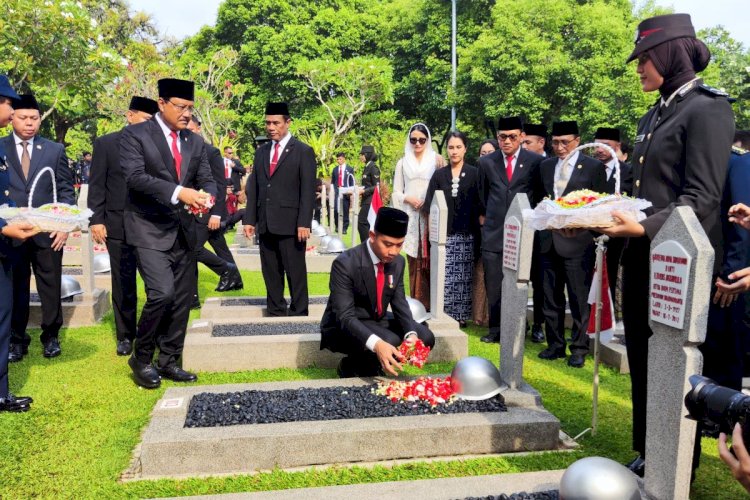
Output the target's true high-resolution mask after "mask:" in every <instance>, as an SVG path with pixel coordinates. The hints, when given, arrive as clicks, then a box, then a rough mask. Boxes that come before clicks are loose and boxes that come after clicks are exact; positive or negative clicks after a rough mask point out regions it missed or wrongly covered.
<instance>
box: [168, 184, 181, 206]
mask: <svg viewBox="0 0 750 500" xmlns="http://www.w3.org/2000/svg"><path fill="white" fill-rule="evenodd" d="M180 191H182V186H177V187H176V188H174V193H172V199H171V200H170V201H171V202H172V205H177V204H178V203H179V202H180V200H178V199H177V196H179V194H180Z"/></svg>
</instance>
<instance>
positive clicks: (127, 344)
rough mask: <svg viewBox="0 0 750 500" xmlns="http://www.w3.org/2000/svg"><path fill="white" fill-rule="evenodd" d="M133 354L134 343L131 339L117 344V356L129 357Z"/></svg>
mask: <svg viewBox="0 0 750 500" xmlns="http://www.w3.org/2000/svg"><path fill="white" fill-rule="evenodd" d="M132 352H133V343H132V342H131V341H130V339H125V340H120V341H118V342H117V355H118V356H129V355H130V354H131V353H132Z"/></svg>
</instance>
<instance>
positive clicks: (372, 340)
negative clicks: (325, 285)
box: [320, 207, 435, 378]
mask: <svg viewBox="0 0 750 500" xmlns="http://www.w3.org/2000/svg"><path fill="white" fill-rule="evenodd" d="M408 223H409V216H408V215H406V213H405V212H402V211H401V210H397V209H395V208H389V207H382V208H380V210H378V215H377V218H376V220H375V227H374V230H373V229H371V230H370V237H369V239H368V240H367V241H365V242H364V243H361V244H360V245H358V246H356V247H354V248H350V249H349V250H347V251H345V252H344V253H342V254H341V255H339V256H338V257H337V258H336V260H335V261H334V262H333V266H332V267H331V279H330V285H329V286H330V289H331V295H330V297H329V298H328V305H327V306H326V310H325V313H323V319H322V320H321V322H320V332H321V334H322V336H321V342H320V348H321V349H329V350H331V351H334V352H342V353H345V354H347V356H346V357H345V358H344V359H342V360H341V363H339V366H338V368H337V370H336V371H337V373H338V375H339V377H341V378H346V377H370V376H375V375H383V374H384V372H385V373H389V374H391V375H398V371H399V370H401V369H402V367H401V362H402V361H403V357H402V356H401V353H400V352H399V350H398V346H400V345H401V344H402V343H403V342H407V343H410V342H414V341H416V339H417V338H419V339H420V340H422V342H424V344H425V345H426V346H428V347H429V348H430V349H432V347H433V346H434V345H435V336H434V335H433V334H432V332H431V331H430V330H429V328H427V327H426V326H425V325H422V324H419V323H417V322H416V321H414V319H413V318H412V315H411V310H410V309H409V304H408V303H407V302H406V296H405V295H404V267H405V261H404V258H403V257H402V256H401V255H400V252H401V246H402V245H403V244H404V237H405V236H406V228H407V225H408ZM389 304H390V306H391V311H393V317H392V318H391V317H390V315H389V316H386V310H387V309H388V305H389Z"/></svg>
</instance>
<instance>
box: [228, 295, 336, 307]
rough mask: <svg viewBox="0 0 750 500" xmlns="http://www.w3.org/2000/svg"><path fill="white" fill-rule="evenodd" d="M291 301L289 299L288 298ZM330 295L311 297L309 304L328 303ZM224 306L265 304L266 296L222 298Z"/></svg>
mask: <svg viewBox="0 0 750 500" xmlns="http://www.w3.org/2000/svg"><path fill="white" fill-rule="evenodd" d="M286 301H287V302H289V299H288V298H287V299H286ZM327 302H328V297H320V296H318V297H310V299H309V302H308V303H309V304H326V303H327ZM221 305H222V306H265V305H266V298H265V297H245V298H243V299H221Z"/></svg>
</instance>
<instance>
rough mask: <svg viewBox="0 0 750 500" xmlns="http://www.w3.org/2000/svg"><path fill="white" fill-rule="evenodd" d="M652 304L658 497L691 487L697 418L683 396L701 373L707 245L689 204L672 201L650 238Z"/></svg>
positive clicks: (651, 399) (653, 465) (649, 409)
mask: <svg viewBox="0 0 750 500" xmlns="http://www.w3.org/2000/svg"><path fill="white" fill-rule="evenodd" d="M650 260H651V283H650V285H651V292H650V295H651V297H650V300H651V304H650V305H651V310H650V319H649V325H650V326H651V329H652V330H653V332H654V334H653V335H652V336H651V338H650V339H649V342H648V393H647V402H646V468H645V469H646V470H645V472H646V473H645V477H644V480H645V486H646V491H647V493H648V494H649V495H651V496H652V497H653V498H658V499H687V498H689V494H690V474H691V471H692V460H693V446H694V444H695V427H696V422H695V421H693V420H687V419H686V418H685V415H686V413H687V411H686V410H685V407H684V403H683V400H684V398H685V394H687V392H688V391H689V390H690V383H689V381H688V377H689V376H690V375H693V374H695V373H701V370H702V369H703V357H702V355H701V353H700V351H699V350H698V346H699V345H700V344H701V343H703V341H704V340H705V339H706V323H707V320H708V308H709V301H710V299H711V278H712V273H713V263H714V252H713V249H712V248H711V242H710V241H709V239H708V237H707V236H706V233H705V232H704V231H703V228H702V227H701V225H700V223H699V222H698V219H697V217H696V216H695V214H694V213H693V211H692V209H690V208H689V207H678V208H676V209H675V210H674V211H673V212H672V214H671V215H670V216H669V218H668V219H667V221H666V222H665V223H664V226H662V228H661V230H660V231H659V233H658V234H657V235H656V237H655V238H654V240H653V241H652V242H651V259H650Z"/></svg>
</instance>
